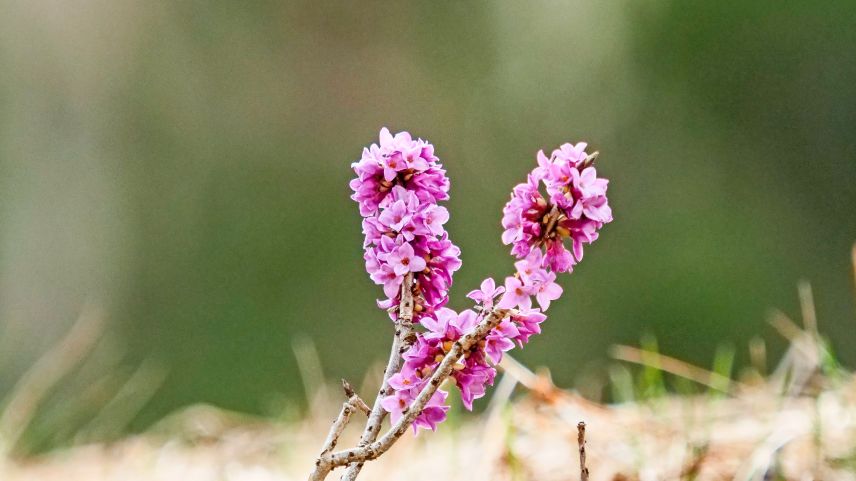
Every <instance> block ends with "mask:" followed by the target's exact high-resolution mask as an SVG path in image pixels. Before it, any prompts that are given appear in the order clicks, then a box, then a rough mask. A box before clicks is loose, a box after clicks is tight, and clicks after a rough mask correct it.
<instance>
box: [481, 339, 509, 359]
mask: <svg viewBox="0 0 856 481" xmlns="http://www.w3.org/2000/svg"><path fill="white" fill-rule="evenodd" d="M485 341H486V343H485V352H486V353H487V355H488V357H489V358H490V360H491V361H493V363H494V364H499V361H501V360H502V353H503V352H505V351H510V350H512V349H514V343H513V342H511V340H510V339H508V338H507V337H505V336H503V335H499V334H490V335H488V336H487V338H486V339H485Z"/></svg>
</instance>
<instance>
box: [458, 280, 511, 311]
mask: <svg viewBox="0 0 856 481" xmlns="http://www.w3.org/2000/svg"><path fill="white" fill-rule="evenodd" d="M503 292H505V288H504V287H502V286H500V287H496V282H494V280H493V278H492V277H488V278H487V279H485V280H483V281H482V283H481V288H480V289H476V290H473V291H470V292H469V294H467V297H469V298H470V299H472V300H474V301H476V302H478V303H479V304H481V305H482V307H483V308H485V309H490V308H492V307H493V300H494V299H495V298H496V296H498V295H500V294H502V293H503Z"/></svg>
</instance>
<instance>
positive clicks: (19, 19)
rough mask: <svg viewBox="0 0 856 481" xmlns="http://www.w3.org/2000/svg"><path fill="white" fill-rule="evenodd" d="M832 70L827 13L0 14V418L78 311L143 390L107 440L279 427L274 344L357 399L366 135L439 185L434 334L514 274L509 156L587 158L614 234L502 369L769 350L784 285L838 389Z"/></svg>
mask: <svg viewBox="0 0 856 481" xmlns="http://www.w3.org/2000/svg"><path fill="white" fill-rule="evenodd" d="M854 52H856V3H853V2H852V1H837V2H836V1H829V2H744V1H740V2H678V1H674V2H667V1H654V2H632V1H629V0H628V1H614V2H613V1H607V2H511V1H505V2H471V3H464V2H430V3H429V2H413V3H397V2H359V3H358V2H342V3H339V2H310V1H307V2H283V1H258V2H228V1H209V2H201V1H184V2H169V1H160V0H154V1H148V2H142V1H130V0H118V1H117V0H111V1H107V0H89V1H81V2H63V1H59V0H35V1H12V0H0V326H2V330H0V336H2V337H0V398H1V397H5V393H7V392H8V391H9V390H10V388H11V387H12V386H13V384H14V382H15V380H16V379H18V378H19V376H20V375H21V373H22V372H24V371H25V370H26V368H27V367H28V366H30V365H31V364H32V363H33V362H34V361H35V360H36V359H37V358H38V357H39V356H40V355H41V354H42V353H43V352H45V350H46V349H47V348H48V347H49V346H50V345H51V344H53V343H55V342H56V340H57V339H59V338H60V337H61V335H62V334H63V332H65V331H66V330H67V329H68V328H69V326H70V325H71V324H72V322H73V321H74V319H75V317H76V316H77V315H78V313H79V312H80V311H81V309H82V307H83V306H84V305H85V304H86V303H87V302H89V303H94V304H96V305H100V306H102V307H103V308H104V309H105V310H106V312H107V319H108V321H109V322H108V329H107V330H108V337H109V341H104V343H102V344H106V346H105V345H100V346H99V347H98V350H97V351H96V354H98V353H100V354H98V356H101V357H96V361H94V368H92V369H93V372H96V371H98V368H99V367H101V368H102V369H108V368H109V369H110V370H111V373H112V375H113V376H115V377H116V382H117V383H118V384H119V385H121V383H122V382H124V381H123V379H124V378H127V377H128V376H130V375H131V373H132V372H133V366H135V365H137V364H139V363H140V362H143V361H147V362H153V363H156V364H157V365H159V366H162V367H163V369H164V371H165V372H166V373H167V375H166V378H165V381H164V383H163V385H162V386H160V388H159V389H158V391H157V393H156V394H155V395H154V397H153V398H152V399H151V400H150V401H149V402H147V403H146V404H145V406H144V407H142V410H141V412H139V414H138V415H135V416H134V418H133V422H132V423H131V424H130V426H131V428H134V429H140V428H143V427H145V426H147V425H149V424H150V423H152V422H154V421H155V420H157V419H159V418H160V417H162V416H163V415H165V414H167V413H169V412H171V411H173V410H174V409H176V408H178V407H180V406H183V405H187V404H190V403H195V402H200V401H205V402H210V403H214V404H216V405H219V406H223V407H226V408H231V409H237V410H241V411H248V412H252V413H264V414H275V413H276V412H277V411H278V410H280V409H281V408H282V406H284V405H288V404H293V403H300V402H303V401H301V400H302V399H304V396H303V393H302V390H303V383H302V382H301V378H300V374H299V373H298V368H297V362H296V358H295V354H294V350H293V346H294V345H295V343H297V344H298V345H302V346H306V345H308V344H307V343H308V342H311V343H312V344H313V345H314V346H315V348H317V350H318V353H319V358H320V360H321V363H322V365H323V369H324V373H325V375H326V376H327V377H329V378H331V379H333V378H338V377H347V378H350V379H353V380H360V379H362V378H363V376H364V374H365V373H366V371H367V370H368V369H369V368H370V366H372V365H374V364H376V363H378V362H380V361H381V360H382V358H383V357H384V356H385V353H386V351H387V346H388V343H389V340H390V329H389V326H388V324H387V321H386V318H385V316H384V315H383V314H382V313H381V312H379V311H378V310H377V309H376V307H375V304H374V299H375V298H376V297H378V296H379V295H380V293H381V291H380V289H379V288H378V287H377V286H375V285H373V283H372V282H371V281H370V280H369V279H368V276H367V275H366V274H365V272H364V268H363V261H362V258H361V233H360V219H359V216H358V213H357V208H356V206H355V205H354V204H353V202H352V201H350V200H349V198H348V196H349V194H350V192H349V190H348V187H347V183H348V180H349V179H350V178H351V175H352V173H351V171H350V169H349V165H350V162H352V161H354V160H356V159H357V158H358V157H359V155H360V152H361V149H362V147H363V146H364V145H366V144H368V143H371V142H372V141H375V139H376V137H377V132H378V130H379V129H380V127H382V126H389V127H390V128H391V129H393V130H405V129H406V130H409V131H410V132H412V133H413V134H414V135H417V136H420V137H423V138H426V139H429V140H430V141H431V142H433V143H434V144H435V145H436V149H437V154H438V155H439V156H440V158H441V159H442V161H443V162H444V164H445V166H446V167H447V169H448V174H449V176H450V177H451V179H452V192H451V195H452V197H451V200H450V201H449V203H448V207H449V209H450V210H451V212H452V219H451V221H450V223H449V225H448V228H449V231H450V233H451V236H452V238H453V240H454V241H455V242H456V243H457V244H458V245H460V247H461V249H462V250H463V256H462V258H463V261H464V267H463V268H462V270H461V271H460V272H459V273H458V275H457V277H456V284H455V288H454V290H453V292H452V302H451V305H452V306H453V307H456V308H463V307H465V306H466V305H467V302H466V299H465V298H464V294H465V293H466V292H467V291H469V290H470V289H472V288H473V287H474V286H476V285H477V283H478V282H479V280H480V279H482V278H483V277H484V276H486V275H493V276H503V275H505V274H506V273H507V272H508V271H509V269H510V268H511V267H510V266H511V258H510V257H509V255H508V249H507V248H506V247H505V246H503V245H502V244H501V242H500V240H499V236H500V226H499V219H500V211H501V208H502V206H503V204H504V203H505V201H506V200H507V197H508V193H509V191H510V188H511V186H512V185H514V184H515V183H517V182H520V181H522V180H523V179H524V176H525V173H526V172H527V171H528V170H529V169H530V168H531V167H532V166H533V165H534V162H535V160H534V154H535V152H536V151H537V150H538V149H540V148H545V149H552V148H554V147H555V146H557V145H558V144H560V143H562V142H564V141H568V140H571V141H576V140H587V141H588V142H590V143H591V144H592V145H593V146H594V147H595V148H596V149H598V150H600V151H601V157H600V160H599V165H600V168H599V171H600V172H601V173H602V175H604V176H606V177H609V178H610V179H611V184H610V201H611V203H612V206H613V210H614V212H615V222H614V223H613V224H611V225H609V226H607V227H606V228H605V229H604V231H603V232H602V236H601V239H600V240H599V241H598V242H597V243H596V244H595V245H594V246H592V247H591V248H589V249H588V250H587V251H586V259H585V260H584V262H583V263H582V264H581V265H580V266H579V267H578V268H577V269H576V270H575V272H574V273H573V275H571V276H566V277H565V278H563V279H562V283H563V286H564V287H565V289H566V293H567V295H566V296H565V297H564V298H563V299H562V301H561V302H558V303H556V304H555V305H554V307H553V308H552V309H551V316H550V319H549V321H548V324H547V325H546V326H545V332H544V334H543V335H542V336H540V337H538V338H537V339H536V340H535V342H533V343H532V344H530V345H529V347H527V349H525V350H524V351H522V352H519V353H518V354H517V356H518V357H519V359H520V360H522V361H524V362H525V363H526V364H528V365H530V366H539V365H543V366H548V367H549V368H550V369H551V371H552V373H553V376H554V380H555V381H556V382H557V384H559V385H561V386H566V387H571V386H575V385H578V384H579V381H580V380H582V381H583V383H586V382H593V381H591V379H594V378H597V377H598V376H599V375H600V374H599V373H603V371H604V366H606V365H607V363H608V357H607V351H608V347H609V346H610V345H611V344H613V343H631V344H635V343H638V341H639V339H640V336H642V335H643V334H644V333H651V334H653V335H654V336H656V338H657V339H658V341H659V345H660V349H661V350H662V351H664V352H666V353H669V354H671V355H674V356H676V357H680V358H682V359H686V360H688V361H691V362H693V363H697V364H700V365H703V366H709V365H710V363H711V359H712V356H713V352H714V351H715V350H716V348H717V346H719V345H721V344H723V343H731V344H733V345H734V346H736V348H737V352H738V362H739V363H745V362H746V359H747V356H746V355H745V352H746V349H745V346H746V344H747V342H748V340H749V339H750V338H751V337H753V336H756V335H759V336H762V337H764V338H765V339H767V340H768V341H770V346H771V348H770V350H771V352H772V353H774V354H775V353H776V352H780V351H781V348H782V346H783V344H784V343H783V341H779V340H777V338H776V335H775V334H774V333H773V331H772V329H770V328H769V327H768V326H767V325H766V323H765V319H766V316H767V312H768V310H769V309H770V308H773V307H777V308H781V309H782V310H783V311H785V312H786V313H788V314H791V315H793V316H794V317H798V313H799V308H798V301H797V299H798V298H797V294H796V283H797V281H798V280H800V279H807V280H809V281H811V282H812V285H813V287H814V292H815V298H816V302H817V309H818V314H819V318H820V327H821V330H822V331H823V332H824V333H826V334H827V335H828V336H830V337H831V338H832V342H833V346H835V347H836V348H837V350H838V351H839V354H840V357H841V358H842V360H843V361H844V362H845V363H847V364H849V365H850V366H853V365H854V364H856V351H854V350H853V349H852V346H853V345H854V343H856V328H854V326H856V324H854V319H853V318H854V316H853V312H854V308H853V296H852V292H853V285H852V281H851V277H850V267H849V266H850V260H849V255H850V248H851V245H852V243H853V242H854V241H856V135H854V127H856V56H854ZM87 375H88V376H91V379H97V378H98V376H97V375H94V374H91V373H90V374H87V373H81V374H80V376H83V377H82V379H87V378H86V376H87ZM80 382H81V383H82V384H84V385H85V384H87V382H88V381H80ZM583 387H585V386H583ZM69 392H73V391H72V390H69ZM68 396H72V394H69V395H68ZM58 402H60V403H61V402H63V401H62V398H60V401H58ZM92 409H95V408H92ZM85 410H86V408H85V407H84V408H83V411H85ZM83 418H85V416H83ZM83 418H81V419H83ZM78 421H79V422H82V421H80V420H78ZM57 422H59V421H57ZM63 422H66V421H63ZM68 422H71V421H68ZM46 429H48V430H50V428H46Z"/></svg>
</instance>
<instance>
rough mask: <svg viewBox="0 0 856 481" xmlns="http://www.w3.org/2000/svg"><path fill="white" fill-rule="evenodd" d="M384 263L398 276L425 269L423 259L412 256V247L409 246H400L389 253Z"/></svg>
mask: <svg viewBox="0 0 856 481" xmlns="http://www.w3.org/2000/svg"><path fill="white" fill-rule="evenodd" d="M386 261H387V262H388V263H389V265H390V266H392V269H393V271H394V272H395V274H396V275H398V276H403V275H404V274H407V273H408V272H419V271H421V270H423V269H425V259H423V258H421V257H418V256H416V255H414V252H413V247H411V246H410V244H402V245H401V246H399V247H398V248H397V249H395V250H394V251H392V252H390V253H389V255H388V256H387V258H386Z"/></svg>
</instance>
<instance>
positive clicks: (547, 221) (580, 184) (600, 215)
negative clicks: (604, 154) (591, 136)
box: [502, 142, 612, 272]
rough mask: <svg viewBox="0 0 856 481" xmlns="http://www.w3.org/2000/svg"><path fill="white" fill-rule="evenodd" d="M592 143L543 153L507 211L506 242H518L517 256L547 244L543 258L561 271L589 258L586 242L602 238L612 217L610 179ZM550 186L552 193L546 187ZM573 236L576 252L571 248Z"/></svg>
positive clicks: (546, 264) (508, 204)
mask: <svg viewBox="0 0 856 481" xmlns="http://www.w3.org/2000/svg"><path fill="white" fill-rule="evenodd" d="M585 149H586V144H585V143H584V142H580V143H578V144H576V145H573V144H564V145H562V146H561V147H559V148H558V149H556V150H554V151H553V154H552V155H551V156H550V157H547V156H546V155H545V154H544V151H543V150H542V151H539V152H538V166H537V167H536V168H535V169H534V170H532V172H531V173H530V174H529V176H528V179H527V182H525V183H522V184H519V185H517V186H516V187H515V188H514V191H513V192H512V194H511V200H509V201H508V203H507V204H506V205H505V208H504V209H503V211H502V214H503V215H502V227H503V228H504V229H505V232H503V234H502V242H503V243H505V244H513V247H512V249H511V253H512V254H514V255H515V256H516V257H517V258H524V257H526V256H528V255H529V254H530V253H531V252H532V251H533V249H535V248H540V247H542V246H543V247H544V248H545V255H544V257H543V262H544V265H545V266H549V267H550V268H551V269H552V270H553V271H555V272H569V271H571V270H572V269H573V266H574V265H575V264H576V263H577V262H579V261H580V260H582V258H583V244H590V243H592V242H594V241H595V240H596V239H597V236H598V231H599V230H600V228H601V227H603V225H604V224H606V223H608V222H611V221H612V210H611V209H610V208H609V203H608V202H607V198H606V187H607V184H608V183H609V181H608V180H607V179H603V178H599V177H598V176H597V171H596V170H595V168H594V166H593V165H592V161H593V158H592V157H589V156H588V155H587V154H586V151H585ZM541 184H543V185H544V187H545V191H546V194H547V195H546V197H545V196H544V195H543V194H542V192H541V190H540V187H541ZM565 239H570V240H571V248H572V251H573V253H571V252H570V251H568V250H567V249H566V248H565V244H564V240H565Z"/></svg>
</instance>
